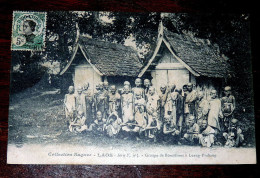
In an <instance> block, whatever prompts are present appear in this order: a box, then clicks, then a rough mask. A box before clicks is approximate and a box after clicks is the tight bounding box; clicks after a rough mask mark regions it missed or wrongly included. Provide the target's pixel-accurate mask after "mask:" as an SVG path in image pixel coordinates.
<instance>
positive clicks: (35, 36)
mask: <svg viewBox="0 0 260 178" xmlns="http://www.w3.org/2000/svg"><path fill="white" fill-rule="evenodd" d="M45 33H46V12H25V11H14V12H13V25H12V45H11V49H12V50H22V51H31V50H33V51H42V50H44V45H45Z"/></svg>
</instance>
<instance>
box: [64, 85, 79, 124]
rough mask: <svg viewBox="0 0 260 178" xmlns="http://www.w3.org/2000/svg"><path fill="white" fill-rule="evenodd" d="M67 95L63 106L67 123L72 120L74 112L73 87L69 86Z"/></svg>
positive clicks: (74, 98)
mask: <svg viewBox="0 0 260 178" xmlns="http://www.w3.org/2000/svg"><path fill="white" fill-rule="evenodd" d="M68 91H69V93H68V94H66V95H65V98H64V105H65V115H66V118H67V119H68V120H69V121H72V120H73V119H74V113H75V110H76V97H75V95H74V87H73V86H70V87H69V89H68Z"/></svg>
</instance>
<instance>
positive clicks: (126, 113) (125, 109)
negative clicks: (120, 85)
mask: <svg viewBox="0 0 260 178" xmlns="http://www.w3.org/2000/svg"><path fill="white" fill-rule="evenodd" d="M121 106H122V117H123V123H126V122H127V121H128V120H129V118H133V114H134V101H133V94H132V93H130V88H129V86H128V85H125V86H124V91H123V95H122V96H121Z"/></svg>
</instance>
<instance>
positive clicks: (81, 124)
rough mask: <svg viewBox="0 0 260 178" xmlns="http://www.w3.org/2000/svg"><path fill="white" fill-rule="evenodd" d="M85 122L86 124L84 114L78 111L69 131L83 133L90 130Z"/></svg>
mask: <svg viewBox="0 0 260 178" xmlns="http://www.w3.org/2000/svg"><path fill="white" fill-rule="evenodd" d="M85 122H86V118H85V116H84V112H83V111H81V110H80V111H78V114H77V117H76V118H75V119H74V120H72V121H71V122H70V125H69V130H70V131H71V132H75V133H81V132H83V131H84V130H87V129H88V127H87V125H86V124H85Z"/></svg>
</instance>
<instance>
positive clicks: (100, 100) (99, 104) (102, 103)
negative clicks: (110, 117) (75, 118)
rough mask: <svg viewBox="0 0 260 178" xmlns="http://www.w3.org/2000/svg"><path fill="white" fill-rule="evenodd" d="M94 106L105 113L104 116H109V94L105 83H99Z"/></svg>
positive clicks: (96, 109)
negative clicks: (105, 88)
mask: <svg viewBox="0 0 260 178" xmlns="http://www.w3.org/2000/svg"><path fill="white" fill-rule="evenodd" d="M94 108H95V111H96V112H97V111H100V112H101V113H102V114H103V116H102V117H103V118H106V117H107V112H108V95H107V93H106V91H105V90H104V83H103V82H100V83H99V90H98V92H97V93H96V94H95V95H94Z"/></svg>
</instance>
